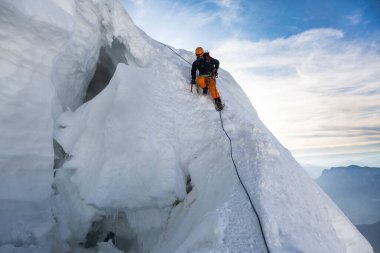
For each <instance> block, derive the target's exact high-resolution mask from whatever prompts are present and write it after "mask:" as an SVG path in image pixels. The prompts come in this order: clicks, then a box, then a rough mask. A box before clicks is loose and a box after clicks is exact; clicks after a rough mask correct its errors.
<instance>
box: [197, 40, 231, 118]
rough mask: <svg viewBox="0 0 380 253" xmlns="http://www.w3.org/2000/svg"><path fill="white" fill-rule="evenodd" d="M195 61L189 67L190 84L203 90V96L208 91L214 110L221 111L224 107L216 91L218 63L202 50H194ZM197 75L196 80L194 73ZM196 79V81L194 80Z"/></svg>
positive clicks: (198, 48)
mask: <svg viewBox="0 0 380 253" xmlns="http://www.w3.org/2000/svg"><path fill="white" fill-rule="evenodd" d="M195 55H196V56H197V59H196V60H195V61H194V62H193V66H192V67H191V84H198V86H199V87H201V88H202V89H203V95H205V96H207V92H208V90H209V91H210V95H211V97H212V98H213V99H214V101H215V109H216V110H217V111H221V110H222V109H223V107H224V105H223V104H222V101H221V100H220V96H219V92H218V90H217V89H216V78H217V77H218V68H219V61H218V60H217V59H214V58H212V57H211V56H210V54H209V53H208V52H203V48H201V47H197V48H196V49H195ZM197 70H198V71H199V75H198V77H197V78H196V72H197ZM195 78H196V79H195Z"/></svg>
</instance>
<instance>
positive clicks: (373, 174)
mask: <svg viewBox="0 0 380 253" xmlns="http://www.w3.org/2000/svg"><path fill="white" fill-rule="evenodd" d="M315 181H316V182H317V183H318V184H319V186H321V188H322V189H323V190H324V191H325V192H326V193H327V194H328V195H329V196H330V197H331V198H332V199H333V200H334V201H335V202H336V203H337V205H338V206H339V207H340V208H341V209H342V211H343V212H344V213H345V214H346V215H347V216H348V218H350V220H351V221H352V222H353V223H354V224H356V225H358V224H372V223H375V222H378V221H380V211H379V210H380V168H377V167H360V166H357V165H350V166H348V167H332V168H331V169H328V170H324V171H323V172H322V175H321V176H320V177H319V178H317V179H316V180H315Z"/></svg>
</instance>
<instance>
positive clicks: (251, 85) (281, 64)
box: [213, 29, 380, 159]
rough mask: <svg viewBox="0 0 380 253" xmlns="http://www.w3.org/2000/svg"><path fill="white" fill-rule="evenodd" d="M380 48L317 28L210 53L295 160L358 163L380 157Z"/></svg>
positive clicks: (226, 44)
mask: <svg viewBox="0 0 380 253" xmlns="http://www.w3.org/2000/svg"><path fill="white" fill-rule="evenodd" d="M378 42H379V41H378V40H372V41H366V42H363V41H349V40H346V39H345V38H344V33H343V32H342V31H340V30H336V29H313V30H308V31H305V32H303V33H300V34H297V35H294V36H291V37H288V38H278V39H275V40H271V41H259V42H252V41H249V40H239V39H236V38H234V39H228V40H225V41H223V42H222V43H220V44H219V45H217V46H216V48H214V49H213V54H214V55H216V56H217V57H218V58H219V59H220V60H221V62H222V67H223V68H225V69H227V70H228V71H229V72H230V73H232V74H233V76H234V77H235V78H236V79H237V81H238V83H239V84H240V85H241V86H242V87H243V89H244V90H245V91H246V93H247V94H248V96H249V97H250V99H251V101H252V103H253V104H254V106H255V108H256V109H257V110H258V113H259V115H260V117H261V118H262V120H263V121H264V123H265V124H266V125H267V126H268V127H269V128H270V129H271V130H272V131H273V132H274V133H275V135H276V136H277V137H278V138H279V139H280V140H281V141H282V143H283V144H284V145H285V146H286V147H288V148H289V149H290V150H291V151H292V152H293V153H294V155H295V156H296V157H298V158H300V159H301V158H303V157H309V158H310V156H320V157H323V156H331V155H339V156H341V155H346V156H347V157H350V156H351V157H353V156H357V155H359V154H360V156H362V155H363V154H364V153H368V154H372V155H373V153H374V152H375V153H376V152H378V153H379V154H380V43H378ZM379 156H380V155H379ZM345 159H346V158H345Z"/></svg>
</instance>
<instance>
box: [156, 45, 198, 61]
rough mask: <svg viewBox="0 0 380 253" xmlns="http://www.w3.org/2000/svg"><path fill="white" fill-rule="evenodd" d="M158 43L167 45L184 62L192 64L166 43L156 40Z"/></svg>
mask: <svg viewBox="0 0 380 253" xmlns="http://www.w3.org/2000/svg"><path fill="white" fill-rule="evenodd" d="M157 42H158V43H160V44H161V45H163V46H164V47H167V48H169V49H170V50H171V51H172V52H173V53H175V54H176V55H177V56H178V57H179V58H181V59H182V60H184V61H185V62H187V63H188V64H189V65H192V64H191V63H190V62H189V61H188V60H186V59H185V58H183V57H182V55H180V54H179V53H177V52H176V51H174V50H173V49H172V48H171V47H169V46H168V45H166V44H164V43H161V42H159V41H157Z"/></svg>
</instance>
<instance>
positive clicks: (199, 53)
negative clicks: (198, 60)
mask: <svg viewBox="0 0 380 253" xmlns="http://www.w3.org/2000/svg"><path fill="white" fill-rule="evenodd" d="M202 54H203V48H201V47H197V48H196V49H195V55H196V56H201V55H202Z"/></svg>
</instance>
